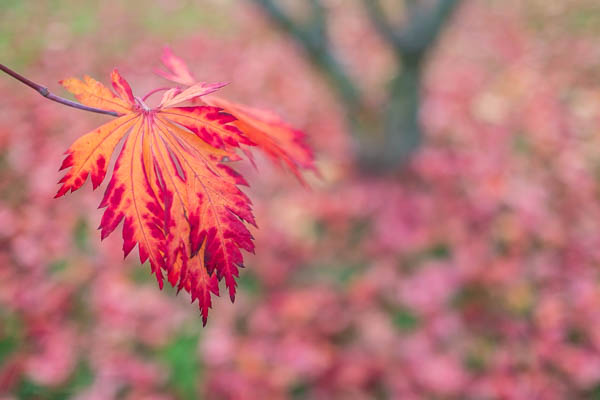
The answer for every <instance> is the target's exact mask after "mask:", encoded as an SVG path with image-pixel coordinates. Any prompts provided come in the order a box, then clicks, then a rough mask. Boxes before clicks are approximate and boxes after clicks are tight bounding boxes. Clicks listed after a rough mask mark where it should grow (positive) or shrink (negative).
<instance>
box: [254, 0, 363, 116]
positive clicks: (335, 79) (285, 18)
mask: <svg viewBox="0 0 600 400" xmlns="http://www.w3.org/2000/svg"><path fill="white" fill-rule="evenodd" d="M251 1H253V2H254V3H255V4H256V5H258V6H259V7H260V8H261V9H262V10H263V11H264V12H265V13H266V14H267V15H268V16H269V18H270V19H271V21H273V23H274V24H275V25H277V26H278V27H279V28H280V29H281V30H283V31H284V32H286V33H287V34H288V35H290V36H291V37H292V38H293V39H294V40H296V42H297V43H299V44H300V45H301V46H302V47H303V49H304V50H305V52H306V54H307V55H308V56H309V57H310V59H311V61H312V62H313V63H314V64H315V65H316V66H317V67H318V68H319V69H320V70H321V71H322V72H323V73H324V74H325V76H326V77H327V79H328V80H329V81H330V83H331V85H332V87H333V88H334V89H335V91H336V92H337V94H338V97H339V98H340V100H341V101H342V103H343V104H344V106H345V107H346V110H347V114H349V117H350V118H351V117H352V116H351V115H350V114H353V113H356V112H358V110H359V109H360V108H361V103H362V101H361V95H360V91H359V89H358V87H357V86H356V85H355V84H354V82H353V81H352V79H351V78H350V76H349V75H348V74H347V72H346V70H345V69H344V67H343V65H342V64H341V63H340V61H339V60H338V59H337V57H336V56H335V55H334V53H333V51H332V50H331V48H330V45H329V40H328V38H327V18H326V12H325V8H324V7H323V5H322V3H321V2H320V1H319V0H310V3H311V9H312V18H311V21H310V23H309V24H306V25H303V24H301V23H299V22H297V21H295V20H294V19H293V18H292V17H291V16H289V15H288V14H287V12H286V11H285V10H283V9H282V8H281V7H280V6H279V5H277V4H276V1H273V0H251Z"/></svg>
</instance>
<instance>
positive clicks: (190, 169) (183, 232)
mask: <svg viewBox="0 0 600 400" xmlns="http://www.w3.org/2000/svg"><path fill="white" fill-rule="evenodd" d="M111 78H112V86H113V89H114V91H111V90H110V89H109V88H107V87H105V86H104V85H102V84H101V83H99V82H97V81H96V80H94V79H92V78H90V77H87V76H86V77H84V79H83V81H82V80H79V79H75V78H70V79H66V80H64V81H62V82H61V83H62V85H63V86H64V87H65V88H66V89H67V90H68V91H70V92H71V93H73V94H74V95H75V96H76V97H77V99H78V100H79V101H80V102H81V103H83V104H84V105H87V106H90V107H95V108H101V109H104V110H108V111H113V112H115V113H117V114H118V115H119V117H117V118H116V119H114V120H112V121H110V122H108V123H106V124H104V125H102V126H100V127H99V128H97V129H94V130H93V131H92V132H89V133H87V134H86V135H83V136H82V137H80V138H79V139H77V140H76V141H75V142H74V143H73V144H72V145H71V147H70V148H69V149H68V150H67V152H66V154H67V156H66V158H65V160H64V162H63V164H62V167H61V170H62V169H67V168H68V170H67V172H66V174H65V175H64V177H63V178H62V179H61V180H60V182H59V183H61V184H62V185H61V187H60V189H59V190H58V193H57V194H56V197H59V196H62V195H64V194H65V193H67V192H69V191H71V192H72V191H75V190H77V189H79V188H80V187H81V186H82V185H83V184H84V182H85V181H86V179H87V178H88V176H90V177H91V181H92V186H93V188H94V189H95V188H97V187H98V186H99V185H100V184H101V183H102V181H103V180H104V178H105V176H106V172H107V168H108V164H109V161H110V159H111V156H112V154H113V152H114V150H115V148H116V146H117V145H118V143H119V142H121V141H122V140H123V142H124V144H123V148H122V149H121V151H120V153H119V155H118V157H117V160H116V163H115V166H114V171H113V175H112V177H111V179H110V182H109V184H108V187H107V189H106V192H105V194H104V198H103V200H102V203H101V204H100V207H101V208H105V210H104V214H103V216H102V221H101V223H100V227H99V229H101V236H102V238H105V237H107V236H108V235H110V234H111V233H112V232H113V231H114V230H115V229H116V228H117V226H118V225H119V224H120V223H121V221H123V251H124V253H125V256H127V255H128V254H129V253H130V252H131V250H132V249H133V248H134V247H135V245H136V244H137V245H138V249H139V257H140V261H141V262H142V263H144V262H145V261H146V260H149V261H150V265H151V268H152V272H153V273H154V274H155V275H156V278H157V280H158V283H159V286H160V287H161V288H162V286H163V279H164V278H163V272H166V273H167V279H168V281H169V282H170V283H171V284H172V285H173V286H176V285H177V287H178V288H179V289H182V288H183V289H185V290H186V291H188V292H189V293H190V294H191V296H192V301H193V300H195V299H198V302H199V307H200V309H201V312H202V318H203V322H204V324H206V319H207V315H208V309H209V308H210V306H211V293H213V294H216V295H218V281H219V280H221V279H224V280H225V284H226V287H227V288H228V290H229V295H230V298H231V300H232V301H233V300H234V297H235V291H236V281H235V278H236V277H237V276H238V268H239V267H241V266H243V256H242V253H241V249H243V250H246V251H248V252H254V244H253V242H252V239H253V238H252V236H251V234H250V232H249V231H248V229H247V226H246V224H247V223H249V224H252V225H255V221H254V216H253V214H252V209H251V202H250V200H249V199H248V197H247V196H246V195H245V194H244V193H243V192H242V191H241V190H240V189H239V188H238V186H239V185H246V182H245V180H244V179H243V178H242V177H241V176H240V175H239V174H238V173H236V172H235V171H234V170H233V169H231V168H230V167H228V166H226V165H225V164H224V163H223V160H232V161H233V160H239V159H240V157H238V156H237V155H236V154H235V153H233V152H232V151H231V150H232V149H233V148H235V147H238V146H239V145H240V144H244V145H253V142H252V140H251V139H250V138H248V136H247V135H245V134H244V133H243V132H242V131H241V130H240V129H239V127H238V126H236V124H235V122H236V119H235V117H233V116H232V115H230V114H228V113H226V112H224V111H223V110H222V109H221V108H219V107H215V106H210V105H199V106H193V107H182V106H178V105H180V103H182V102H186V101H189V100H193V99H196V98H198V97H199V96H203V95H206V94H209V93H212V92H214V91H215V90H217V89H219V88H221V87H222V86H224V84H223V83H215V84H207V83H194V84H193V85H190V86H189V87H188V88H186V89H184V90H181V89H178V88H175V89H171V90H169V91H167V92H166V93H165V94H164V95H163V98H162V100H161V102H160V104H159V105H158V106H157V107H155V108H152V109H151V108H149V107H148V106H147V105H146V104H145V103H144V101H143V100H142V99H140V98H138V97H134V95H133V93H132V91H131V88H130V86H129V84H128V83H127V81H125V79H123V78H122V77H121V75H119V73H118V72H117V70H114V71H113V73H112V76H111Z"/></svg>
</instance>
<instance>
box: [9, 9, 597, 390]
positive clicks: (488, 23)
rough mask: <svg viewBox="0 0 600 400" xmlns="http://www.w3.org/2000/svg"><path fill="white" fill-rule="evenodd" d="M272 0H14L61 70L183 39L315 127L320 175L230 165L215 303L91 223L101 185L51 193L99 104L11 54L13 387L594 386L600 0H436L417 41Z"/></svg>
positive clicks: (116, 61)
mask: <svg viewBox="0 0 600 400" xmlns="http://www.w3.org/2000/svg"><path fill="white" fill-rule="evenodd" d="M259 3H261V2H260V1H251V0H244V1H242V0H236V1H234V0H212V1H208V0H196V1H186V0H158V1H141V0H132V1H127V2H122V1H116V0H108V1H102V2H96V1H81V0H53V1H49V0H47V1H19V0H1V1H0V60H1V62H2V63H4V64H6V65H8V66H10V67H12V68H14V69H15V70H17V71H19V72H21V73H23V74H25V75H26V76H28V77H29V78H31V79H32V80H34V81H37V82H40V83H42V84H45V85H47V86H48V87H49V88H50V89H51V90H52V91H54V92H55V93H57V94H59V95H66V93H65V92H64V91H63V90H62V89H61V88H60V86H59V85H58V84H57V81H58V80H59V79H62V78H66V77H70V76H81V75H83V74H89V75H91V76H93V77H95V78H97V79H99V80H102V81H104V82H106V81H107V80H108V74H109V72H110V71H111V70H112V68H113V67H115V66H117V67H118V68H119V70H120V71H121V73H122V74H123V75H124V76H125V77H126V78H127V79H128V80H129V81H130V82H131V84H132V86H133V88H134V91H137V92H138V93H144V92H146V91H147V90H149V89H152V88H154V87H157V86H162V85H164V81H162V80H161V79H160V78H158V77H157V76H155V75H153V72H152V71H153V69H154V68H156V67H158V65H159V64H158V59H159V56H160V54H161V50H162V47H163V46H165V45H170V46H171V47H172V48H173V50H174V52H175V53H176V54H178V55H179V56H181V57H182V58H184V59H185V60H186V61H187V62H188V63H189V65H190V67H191V69H192V71H193V72H194V73H195V75H196V76H197V77H198V78H199V79H202V80H207V81H221V80H225V81H230V82H231V84H230V85H229V86H228V87H227V88H225V89H224V90H223V92H224V95H225V96H226V97H228V98H230V99H232V100H236V101H240V102H243V103H246V104H249V105H253V106H260V107H267V108H270V109H273V110H275V111H277V112H278V113H280V114H281V115H283V116H284V117H285V118H286V119H287V120H288V121H290V122H291V123H292V124H294V125H295V126H297V127H299V128H301V129H303V130H304V131H306V132H307V134H308V137H309V141H310V143H311V144H312V146H313V148H314V149H315V152H316V154H317V162H318V166H319V168H320V171H321V174H322V177H321V179H318V178H316V177H314V176H311V175H308V176H307V180H308V181H309V183H310V189H307V188H305V187H303V186H301V185H300V184H298V182H297V181H296V180H295V178H294V177H293V176H292V175H291V174H290V173H289V172H286V171H282V170H280V169H278V168H276V167H274V166H272V165H271V164H270V163H269V162H268V161H265V160H264V159H263V158H261V157H260V156H259V155H257V164H258V168H257V170H255V169H254V168H252V167H251V166H249V165H245V164H240V165H239V166H237V168H238V170H239V171H241V172H243V173H244V174H245V175H246V177H247V178H248V180H249V181H250V185H251V187H250V189H247V190H246V193H248V194H249V195H250V197H251V198H252V199H253V202H254V204H255V210H256V215H257V220H258V224H259V227H260V228H259V229H257V230H254V231H253V234H254V235H255V237H256V245H257V254H256V255H255V256H252V255H247V256H246V260H247V262H246V264H247V268H246V269H244V270H243V271H242V274H241V278H240V290H239V295H238V297H237V299H236V302H235V304H231V303H230V302H229V300H228V299H227V298H226V296H225V297H221V298H219V299H218V300H217V301H216V302H215V304H214V307H213V310H212V312H211V313H210V315H209V321H208V325H207V327H206V328H202V322H201V317H200V313H199V311H198V309H197V306H196V305H195V304H190V302H189V297H188V296H187V295H186V294H185V293H181V294H179V295H176V293H175V291H174V290H172V289H170V288H167V289H165V290H163V291H160V290H158V287H157V285H156V282H155V281H154V278H153V277H152V276H151V274H150V270H149V267H148V266H147V265H144V266H140V265H139V263H137V262H136V260H135V257H130V259H127V260H126V261H123V260H122V253H121V250H120V245H121V244H120V239H119V237H118V236H119V235H117V234H115V235H113V237H111V238H109V239H107V240H105V241H104V242H103V243H100V239H99V235H98V233H97V232H96V230H95V227H96V226H97V224H98V222H99V220H100V215H101V214H100V211H99V210H97V205H98V203H99V201H100V198H101V193H100V192H92V190H91V188H89V187H87V186H86V187H84V188H82V189H81V190H79V191H78V192H77V193H75V194H73V195H70V196H67V197H66V198H61V199H59V200H54V199H53V196H54V194H55V192H56V190H57V185H56V182H57V180H58V179H59V177H60V174H59V173H58V172H57V169H58V166H59V165H60V163H61V161H62V158H63V152H64V150H65V149H66V148H67V147H68V146H69V144H70V143H71V142H72V141H73V140H74V139H75V138H76V137H78V136H79V135H81V134H83V133H84V132H87V131H89V130H91V129H93V128H94V127H96V126H97V125H98V124H100V123H101V122H103V121H106V118H107V117H105V116H99V115H94V114H90V113H85V112H83V111H79V110H74V109H69V108H66V107H63V106H60V105H58V104H55V103H52V102H49V101H47V100H45V99H43V98H42V97H40V96H38V95H37V94H36V93H35V92H33V91H31V90H30V89H28V88H27V87H25V86H23V85H21V84H19V83H18V82H16V81H13V80H11V79H10V78H9V77H8V76H1V77H0V399H2V400H5V399H6V400H8V399H80V400H84V399H85V400H92V399H94V400H95V399H161V400H162V399H196V398H201V399H600V276H599V272H600V223H599V222H600V39H599V38H600V4H599V3H598V1H597V0H579V1H575V0H573V1H567V0H561V1H558V0H555V1H550V0H527V1H520V0H463V1H462V2H458V1H457V2H452V1H442V2H441V3H457V4H455V5H454V6H455V7H456V9H455V10H453V11H454V12H452V13H450V14H449V15H448V16H446V17H447V18H445V19H444V20H443V21H442V20H440V21H438V22H440V24H439V35H437V36H436V37H435V38H434V39H436V40H430V43H428V46H427V48H426V51H424V52H421V53H419V54H418V60H417V62H416V64H415V63H413V62H412V61H414V57H415V54H414V52H411V51H408V50H407V49H409V50H410V46H409V47H406V44H405V47H404V48H403V51H399V50H398V47H397V46H396V47H395V46H394V45H393V42H392V41H390V37H389V36H388V37H386V35H385V32H384V31H385V29H381V25H379V26H378V25H377V24H376V23H374V21H375V20H376V18H375V17H376V15H375V14H374V13H373V10H371V14H369V12H368V9H367V8H365V4H366V5H367V6H368V5H369V1H368V0H367V1H366V2H361V1H359V0H323V1H322V2H321V6H322V8H315V4H317V3H318V2H315V1H306V2H301V1H291V0H290V1H274V3H275V4H276V5H277V6H279V7H281V8H282V9H284V10H285V11H286V13H287V15H288V16H290V17H291V18H293V21H295V22H294V23H295V24H296V25H294V26H296V27H304V28H303V29H304V30H303V31H302V32H304V34H306V33H307V32H308V33H309V34H308V36H307V35H305V37H304V39H303V38H302V34H300V35H298V32H296V33H295V34H294V32H292V34H290V32H289V31H286V30H284V29H281V24H278V23H277V21H274V20H273V19H272V18H269V17H268V13H266V12H265V9H264V8H263V7H261V6H260V4H259ZM437 3H438V2H437V1H429V2H428V1H409V0H406V1H405V2H404V1H402V0H396V1H391V0H390V1H383V2H381V5H382V7H383V12H382V14H383V16H385V17H386V20H387V21H388V22H389V24H390V25H392V28H394V29H393V30H394V31H395V32H397V31H399V29H400V28H398V27H407V26H410V25H411V23H413V22H414V20H416V19H417V18H416V17H415V15H412V14H411V12H410V11H411V10H412V9H413V8H412V7H419V8H418V10H425V11H428V12H431V10H435V7H437ZM372 4H374V3H372ZM425 11H423V12H425ZM419 15H421V14H419ZM424 15H425V14H424ZM380 16H381V15H380ZM419 18H420V17H419ZM423 21H424V22H422V21H421V22H422V23H423V24H431V23H432V21H429V22H428V20H427V18H425V19H424V20H423ZM433 26H434V25H433ZM430 28H431V26H430ZM434 28H435V26H434ZM302 32H301V33H302ZM416 32H417V33H418V34H416V36H411V38H412V40H417V41H418V40H419V37H420V36H419V35H425V36H427V31H425V33H423V31H420V30H417V31H416ZM419 32H420V33H419ZM326 37H327V38H328V39H327V40H328V41H325V40H324V39H325V38H326ZM307 38H308V39H307ZM324 43H326V44H324ZM319 52H321V53H319ZM315 54H320V55H317V56H316V55H315ZM331 60H333V62H334V64H328V63H331V62H332V61H331ZM411 60H412V61H411ZM332 65H334V66H335V67H336V68H338V71H337V72H336V71H335V69H331V66H332ZM332 71H333V72H332ZM336 73H338V74H339V73H341V74H342V75H343V76H342V78H340V76H337V77H336V75H335V74H336ZM344 80H345V83H346V84H349V85H350V86H348V87H350V89H348V88H345V89H344V88H341V86H340V84H341V83H342V84H343V83H344ZM413 86H414V87H413ZM415 87H416V88H417V89H415ZM407 99H408V100H407ZM411 108H412V109H414V111H415V112H414V113H412V114H411V111H410V110H411ZM390 110H391V111H390ZM407 110H408V111H407ZM390 115H391V116H392V118H391V119H390ZM411 115H412V117H411ZM394 116H396V117H397V116H400V117H401V118H396V117H394ZM415 116H416V117H415ZM413 117H415V118H413ZM411 118H413V119H411ZM407 121H408V122H407ZM394 124H395V125H394ZM390 126H391V127H392V128H390ZM398 127H401V128H402V129H400V131H401V132H399V131H398ZM403 132H404V133H405V134H403V135H402V133H403ZM394 135H396V136H394ZM399 137H400V138H401V139H398V138H399ZM406 138H408V139H406ZM405 139H406V140H405Z"/></svg>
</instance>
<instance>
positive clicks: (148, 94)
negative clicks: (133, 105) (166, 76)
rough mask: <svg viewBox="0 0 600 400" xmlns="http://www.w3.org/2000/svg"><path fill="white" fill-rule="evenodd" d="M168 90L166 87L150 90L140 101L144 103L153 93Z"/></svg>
mask: <svg viewBox="0 0 600 400" xmlns="http://www.w3.org/2000/svg"><path fill="white" fill-rule="evenodd" d="M169 89H170V88H168V87H162V88H158V89H154V90H151V91H149V92H148V93H146V95H145V96H144V97H142V101H146V99H147V98H148V97H150V96H152V95H153V94H154V93H157V92H162V91H163V90H169Z"/></svg>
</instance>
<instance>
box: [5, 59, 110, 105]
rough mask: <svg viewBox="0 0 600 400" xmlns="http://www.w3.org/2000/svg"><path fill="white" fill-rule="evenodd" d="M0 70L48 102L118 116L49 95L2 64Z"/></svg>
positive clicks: (43, 89)
mask: <svg viewBox="0 0 600 400" xmlns="http://www.w3.org/2000/svg"><path fill="white" fill-rule="evenodd" d="M0 70H2V71H3V72H5V73H7V74H8V75H10V76H12V77H13V78H15V79H16V80H18V81H19V82H21V83H23V84H25V85H27V86H29V87H30V88H32V89H33V90H35V91H36V92H38V93H39V94H41V95H42V96H44V97H45V98H47V99H49V100H52V101H55V102H57V103H60V104H64V105H65V106H69V107H73V108H77V109H80V110H84V111H89V112H93V113H98V114H106V115H112V116H113V117H118V116H119V114H117V113H116V112H114V111H108V110H102V109H100V108H95V107H88V106H84V105H83V104H80V103H76V102H74V101H71V100H68V99H65V98H63V97H60V96H57V95H55V94H53V93H51V92H50V91H49V90H48V88H47V87H45V86H42V85H39V84H37V83H35V82H33V81H31V80H29V79H27V78H25V77H24V76H23V75H20V74H18V73H17V72H15V71H13V70H12V69H10V68H8V67H7V66H5V65H3V64H0Z"/></svg>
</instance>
